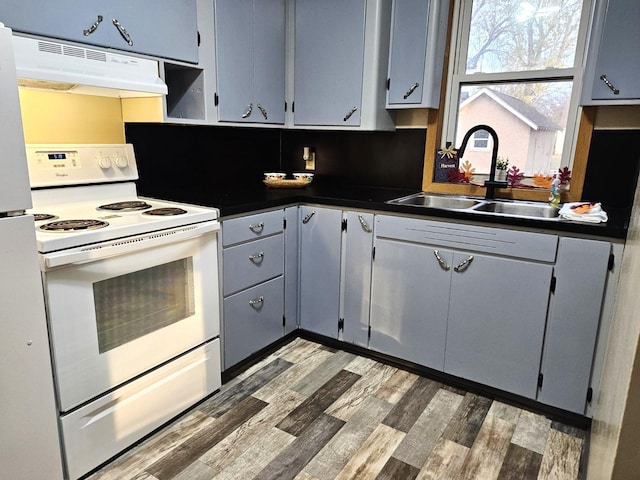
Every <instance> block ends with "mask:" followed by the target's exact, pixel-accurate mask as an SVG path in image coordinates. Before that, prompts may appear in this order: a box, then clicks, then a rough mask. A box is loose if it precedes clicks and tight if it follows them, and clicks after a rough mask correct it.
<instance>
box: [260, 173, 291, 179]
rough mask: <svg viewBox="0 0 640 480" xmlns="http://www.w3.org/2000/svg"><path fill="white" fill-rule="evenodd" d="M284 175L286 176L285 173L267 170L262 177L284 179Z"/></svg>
mask: <svg viewBox="0 0 640 480" xmlns="http://www.w3.org/2000/svg"><path fill="white" fill-rule="evenodd" d="M286 176H287V174H286V173H279V172H267V173H265V174H264V179H265V180H284V178H285V177H286Z"/></svg>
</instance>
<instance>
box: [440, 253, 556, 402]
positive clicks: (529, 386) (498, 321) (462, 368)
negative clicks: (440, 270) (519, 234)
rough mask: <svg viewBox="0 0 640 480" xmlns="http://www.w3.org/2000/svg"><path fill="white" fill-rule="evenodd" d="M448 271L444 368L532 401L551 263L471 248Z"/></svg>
mask: <svg viewBox="0 0 640 480" xmlns="http://www.w3.org/2000/svg"><path fill="white" fill-rule="evenodd" d="M465 262H466V263H465ZM451 270H452V273H451V291H450V298H449V315H448V322H447V341H446V348H445V352H446V354H445V362H444V371H445V372H446V373H450V374H452V375H455V376H457V377H462V378H465V379H468V380H472V381H475V382H478V383H482V384H485V385H489V386H492V387H495V388H499V389H501V390H506V391H508V392H512V393H516V394H518V395H522V396H524V397H528V398H532V399H535V398H536V391H537V384H538V373H539V369H540V358H541V355H542V344H543V340H544V330H545V322H546V316H547V305H548V303H549V295H550V286H551V278H552V276H553V266H552V265H545V264H539V263H533V262H527V261H521V260H513V259H508V258H498V257H492V256H489V255H479V254H477V253H475V252H473V253H472V254H470V253H464V254H462V253H456V254H455V255H454V256H453V263H452V269H451Z"/></svg>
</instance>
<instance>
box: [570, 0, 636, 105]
mask: <svg viewBox="0 0 640 480" xmlns="http://www.w3.org/2000/svg"><path fill="white" fill-rule="evenodd" d="M639 22H640V2H638V1H637V0H599V1H598V2H597V4H596V10H595V19H594V22H593V31H592V33H591V41H590V46H589V55H588V59H587V66H586V70H585V76H584V77H585V81H584V88H583V91H582V104H583V105H607V104H608V105H613V104H626V105H629V104H640V56H638V52H637V48H638V45H640V29H638V23H639Z"/></svg>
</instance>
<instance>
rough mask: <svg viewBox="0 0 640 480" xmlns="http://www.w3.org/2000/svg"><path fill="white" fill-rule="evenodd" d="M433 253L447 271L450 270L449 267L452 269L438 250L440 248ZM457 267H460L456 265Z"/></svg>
mask: <svg viewBox="0 0 640 480" xmlns="http://www.w3.org/2000/svg"><path fill="white" fill-rule="evenodd" d="M433 254H434V255H435V256H436V258H437V259H438V263H439V264H440V266H441V267H442V269H443V270H444V271H445V272H448V271H449V269H450V268H451V267H450V266H449V265H447V262H445V261H444V260H443V259H442V257H441V256H440V252H438V250H434V251H433ZM456 268H458V267H456ZM456 272H457V270H456Z"/></svg>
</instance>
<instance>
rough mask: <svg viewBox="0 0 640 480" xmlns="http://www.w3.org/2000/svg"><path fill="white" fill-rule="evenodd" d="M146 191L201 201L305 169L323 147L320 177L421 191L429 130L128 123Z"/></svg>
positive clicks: (318, 168)
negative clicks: (307, 158) (309, 156)
mask: <svg viewBox="0 0 640 480" xmlns="http://www.w3.org/2000/svg"><path fill="white" fill-rule="evenodd" d="M125 135H126V141H127V142H128V143H132V144H133V145H134V150H135V153H136V159H137V161H138V170H139V174H140V180H139V181H138V192H139V193H140V195H143V196H150V197H158V198H165V199H168V200H175V201H185V202H189V201H194V199H203V198H206V197H207V192H212V191H215V190H221V189H224V190H229V189H235V190H251V189H255V188H263V184H262V179H263V174H264V172H268V171H283V172H286V173H292V172H303V171H305V170H304V161H303V160H302V153H303V147H305V146H309V147H311V148H313V150H314V151H315V153H316V170H315V171H313V173H315V179H314V182H323V183H334V184H345V185H365V186H382V187H396V188H412V189H413V188H415V189H418V190H419V189H420V188H421V184H422V168H423V162H424V145H425V137H426V130H425V129H406V130H397V131H395V132H355V131H316V130H284V129H271V128H250V127H242V128H236V127H224V126H193V125H188V126H184V125H167V124H155V123H128V124H126V125H125Z"/></svg>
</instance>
